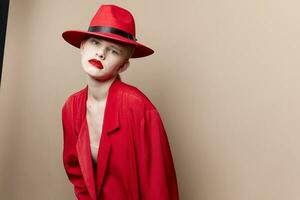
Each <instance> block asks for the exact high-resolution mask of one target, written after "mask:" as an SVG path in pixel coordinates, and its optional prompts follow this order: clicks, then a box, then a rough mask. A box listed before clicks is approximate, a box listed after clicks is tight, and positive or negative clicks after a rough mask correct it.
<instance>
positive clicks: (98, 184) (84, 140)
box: [76, 77, 122, 200]
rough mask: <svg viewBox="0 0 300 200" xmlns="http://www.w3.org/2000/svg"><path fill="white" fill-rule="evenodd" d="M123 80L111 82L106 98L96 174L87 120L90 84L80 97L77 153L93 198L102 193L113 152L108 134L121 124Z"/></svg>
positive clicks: (118, 79)
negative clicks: (120, 110)
mask: <svg viewBox="0 0 300 200" xmlns="http://www.w3.org/2000/svg"><path fill="white" fill-rule="evenodd" d="M121 83H122V82H121V80H120V78H119V77H117V78H116V79H115V80H114V82H113V83H112V84H111V86H110V88H109V90H108V96H107V100H106V105H105V110H104V118H103V129H102V134H101V138H100V142H99V150H98V159H97V170H96V176H95V173H94V170H93V161H92V156H91V149H90V140H89V130H88V125H87V120H86V101H87V95H88V86H86V87H85V88H84V90H83V93H82V95H81V99H80V102H81V103H80V105H79V109H80V110H81V113H80V116H79V118H80V119H81V120H80V121H78V123H80V124H81V125H80V129H79V133H78V140H77V145H76V149H77V154H78V160H79V163H80V167H81V170H82V174H83V178H84V181H85V183H86V186H87V189H88V191H89V193H90V195H91V197H92V199H93V200H96V199H97V196H99V195H100V192H101V189H102V185H103V180H104V176H105V172H106V169H107V165H108V160H109V156H110V152H111V142H110V140H109V137H108V135H109V134H112V133H114V131H115V130H116V129H118V127H119V126H120V123H119V106H120V95H121V93H120V90H119V86H120V85H121Z"/></svg>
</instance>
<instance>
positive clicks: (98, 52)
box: [80, 37, 134, 151]
mask: <svg viewBox="0 0 300 200" xmlns="http://www.w3.org/2000/svg"><path fill="white" fill-rule="evenodd" d="M133 51H134V48H133V47H132V46H130V45H125V44H122V43H118V42H115V41H112V40H107V39H104V38H103V39H102V38H96V37H89V38H88V39H86V40H83V41H82V42H81V45H80V53H81V65H82V68H83V70H84V71H85V72H86V74H87V85H88V97H87V104H86V107H87V112H86V118H87V124H88V128H89V133H90V140H91V141H97V142H96V143H92V145H93V146H94V148H92V149H91V150H92V151H97V149H98V146H99V141H100V137H101V134H102V126H103V117H104V109H105V105H106V100H107V95H108V90H109V88H110V86H111V84H112V83H113V81H114V80H115V78H116V77H117V75H118V74H119V73H122V72H124V71H125V70H126V69H127V68H128V67H129V64H130V63H129V58H130V57H131V55H132V53H133ZM90 59H97V60H99V61H101V63H102V65H103V69H98V68H96V67H94V66H93V65H92V64H90V63H89V62H88V60H90Z"/></svg>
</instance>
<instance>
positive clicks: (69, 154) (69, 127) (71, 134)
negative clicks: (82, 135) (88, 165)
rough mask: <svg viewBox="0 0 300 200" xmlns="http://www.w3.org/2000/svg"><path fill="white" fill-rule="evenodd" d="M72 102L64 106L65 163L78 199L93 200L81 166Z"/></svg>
mask: <svg viewBox="0 0 300 200" xmlns="http://www.w3.org/2000/svg"><path fill="white" fill-rule="evenodd" d="M72 106H73V105H72V103H71V101H67V102H66V103H65V104H64V106H63V108H62V124H63V140H64V141H63V164H64V168H65V171H66V173H67V176H68V178H69V180H70V182H71V183H72V184H73V185H74V192H75V195H76V197H77V199H78V200H91V197H90V196H89V193H88V191H87V188H86V185H85V182H84V180H83V176H82V173H81V169H80V166H79V162H78V158H77V152H76V142H77V136H76V134H75V131H74V126H73V123H74V120H73V117H72V116H73V115H72V111H73V109H72Z"/></svg>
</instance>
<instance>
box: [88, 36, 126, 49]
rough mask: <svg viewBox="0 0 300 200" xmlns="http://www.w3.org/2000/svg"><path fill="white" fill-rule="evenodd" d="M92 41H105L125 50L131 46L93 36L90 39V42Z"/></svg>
mask: <svg viewBox="0 0 300 200" xmlns="http://www.w3.org/2000/svg"><path fill="white" fill-rule="evenodd" d="M91 39H95V40H97V41H105V42H107V43H109V44H110V45H114V46H117V47H120V48H125V47H127V46H129V45H126V44H123V43H121V42H117V41H115V40H112V39H107V38H102V37H94V36H91V37H89V38H88V40H91Z"/></svg>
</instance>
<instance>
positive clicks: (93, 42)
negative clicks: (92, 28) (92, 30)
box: [91, 40, 100, 45]
mask: <svg viewBox="0 0 300 200" xmlns="http://www.w3.org/2000/svg"><path fill="white" fill-rule="evenodd" d="M91 42H92V44H95V45H98V44H99V43H100V42H98V41H97V40H91Z"/></svg>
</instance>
